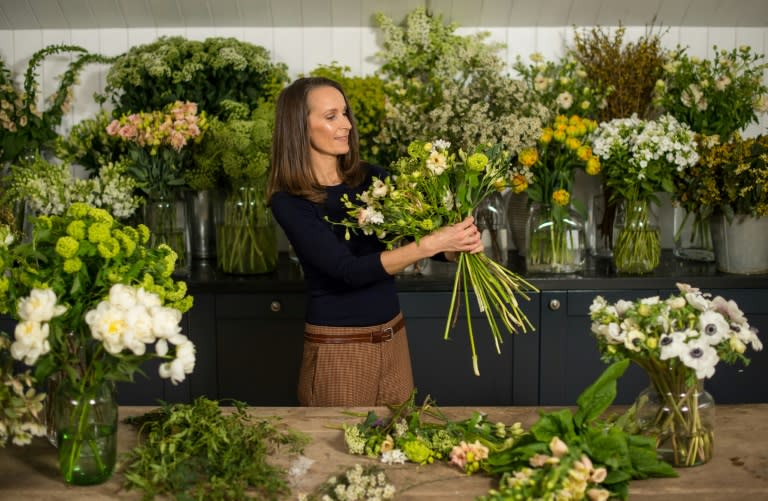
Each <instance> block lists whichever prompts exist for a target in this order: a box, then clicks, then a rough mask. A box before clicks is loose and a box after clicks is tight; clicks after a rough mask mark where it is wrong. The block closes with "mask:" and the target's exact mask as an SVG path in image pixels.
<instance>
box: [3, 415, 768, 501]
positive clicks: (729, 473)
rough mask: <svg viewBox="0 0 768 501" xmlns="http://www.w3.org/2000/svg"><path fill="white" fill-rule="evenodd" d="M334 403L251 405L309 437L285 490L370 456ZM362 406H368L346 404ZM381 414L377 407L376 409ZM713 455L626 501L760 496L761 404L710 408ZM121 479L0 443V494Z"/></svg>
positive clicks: (466, 486) (114, 490)
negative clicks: (346, 436)
mask: <svg viewBox="0 0 768 501" xmlns="http://www.w3.org/2000/svg"><path fill="white" fill-rule="evenodd" d="M149 409H150V408H148V407H122V408H121V409H120V417H121V419H122V418H125V417H126V416H130V415H138V414H142V413H144V412H146V411H147V410H149ZM341 410H342V409H338V408H294V407H291V408H287V407H283V408H274V407H272V408H267V407H254V408H252V409H251V412H252V413H253V414H254V415H256V416H261V417H267V416H279V417H280V418H281V419H282V421H283V422H284V423H285V424H286V425H288V426H290V427H292V428H295V429H298V430H301V431H303V432H306V433H308V434H310V435H311V437H312V442H311V444H310V445H309V446H308V447H307V448H306V449H305V451H304V455H305V456H306V457H308V458H309V459H311V460H313V461H314V462H313V463H312V465H311V467H310V468H309V470H308V471H307V473H306V474H304V475H302V476H300V477H295V478H292V479H291V483H292V486H293V494H294V495H293V496H292V497H291V498H290V499H296V495H297V494H298V493H301V492H308V491H311V490H312V489H313V488H314V487H315V486H317V485H319V484H320V483H322V482H323V481H325V480H326V479H327V478H328V477H329V476H331V475H335V474H338V473H339V472H340V471H342V470H343V469H345V468H346V467H351V466H353V465H354V464H356V463H361V464H367V463H371V462H374V461H375V460H373V459H369V458H366V457H363V456H352V455H349V454H347V453H346V448H345V446H344V440H343V437H342V434H341V432H340V431H338V430H336V429H332V428H329V425H338V424H341V423H343V422H347V423H354V422H357V421H358V418H354V417H349V416H346V415H344V414H342V413H341ZM352 410H354V411H359V412H366V411H368V409H352ZM376 410H377V411H378V412H380V413H383V412H384V411H383V410H382V409H376ZM443 410H444V411H445V412H446V414H448V415H449V416H450V417H451V418H452V419H463V418H466V417H469V416H470V415H471V413H472V412H473V411H474V410H481V411H483V412H486V413H487V414H488V417H489V419H490V420H491V421H503V422H505V423H507V424H512V423H514V422H516V421H520V422H521V423H523V425H524V426H526V427H527V426H529V425H530V424H532V423H533V422H535V421H536V419H537V417H538V410H537V409H536V408H533V407H487V408H470V407H446V408H443ZM715 430H716V431H715V456H714V458H713V459H712V460H711V461H710V462H709V463H707V464H705V465H703V466H698V467H694V468H686V469H680V470H678V472H679V473H680V477H679V478H672V479H650V480H642V481H635V482H632V483H631V485H630V499H631V500H633V501H634V500H675V501H677V500H691V501H694V500H695V501H713V500H714V501H717V500H723V501H726V500H727V501H731V500H738V499H749V500H750V501H756V500H768V404H753V405H739V406H718V407H717V415H716V428H715ZM118 433H119V452H123V451H126V450H128V449H129V448H130V447H132V446H134V445H135V444H136V435H135V430H134V428H133V427H131V426H128V425H125V424H122V423H121V424H120V428H119V431H118ZM386 470H387V474H388V476H389V479H390V481H391V482H392V483H393V484H394V485H395V486H396V487H397V490H398V495H397V496H396V499H398V500H434V501H438V500H440V501H454V500H455V501H458V500H462V501H463V500H471V499H474V498H475V497H476V496H479V495H482V494H485V493H487V492H488V490H489V489H490V488H491V487H492V486H493V485H494V480H493V479H491V478H490V477H486V476H481V475H474V476H471V477H467V476H466V475H465V474H463V473H462V472H461V471H459V470H458V469H456V468H453V467H449V466H447V465H445V464H433V465H426V466H417V465H414V464H405V465H394V466H389V467H386ZM121 482H122V478H121V476H120V475H115V476H113V478H112V479H110V480H109V481H108V482H106V483H104V484H102V485H98V486H91V487H70V486H66V485H65V484H64V483H63V480H62V479H61V476H60V474H59V472H58V466H57V460H56V451H55V449H54V448H53V447H52V446H51V445H50V444H48V442H47V441H45V440H44V439H39V440H36V441H35V442H34V443H33V444H32V445H30V446H28V447H24V448H21V447H15V446H10V445H9V446H7V447H6V448H5V449H0V500H2V501H38V500H39V501H50V500H78V501H79V500H86V501H91V500H94V501H95V500H115V499H117V500H138V499H140V498H141V496H140V493H139V492H138V491H133V492H125V491H121V490H120V485H121Z"/></svg>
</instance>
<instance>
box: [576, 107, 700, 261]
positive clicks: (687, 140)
mask: <svg viewBox="0 0 768 501" xmlns="http://www.w3.org/2000/svg"><path fill="white" fill-rule="evenodd" d="M591 140H592V148H593V150H594V153H595V155H597V156H598V157H600V160H601V161H602V164H603V178H604V182H605V183H606V185H607V186H608V187H609V188H610V190H611V192H612V193H613V195H614V197H618V198H619V199H620V200H621V201H622V202H623V203H624V207H623V209H624V214H623V216H624V217H623V220H621V219H619V221H617V227H618V234H617V237H616V238H617V240H616V243H615V245H614V252H613V256H614V262H615V264H616V268H617V269H618V270H619V271H622V272H627V273H648V272H650V271H652V270H654V269H655V268H656V267H657V266H658V265H659V259H660V257H661V241H660V236H659V226H658V222H657V221H655V220H654V217H655V215H654V214H653V213H652V211H651V208H650V204H651V202H654V201H656V192H660V191H666V192H668V193H672V192H673V191H674V184H673V177H674V176H676V175H678V173H680V172H683V171H685V170H686V169H687V168H690V167H692V166H693V165H696V162H698V160H699V155H698V153H697V152H696V149H697V145H696V141H695V140H694V133H693V132H692V131H691V130H690V128H689V127H688V125H686V124H684V123H680V122H678V121H677V120H676V119H675V118H674V117H673V116H671V115H662V116H661V117H659V118H658V119H657V120H641V119H639V118H637V116H634V115H633V116H632V117H630V118H617V119H614V120H611V121H610V122H602V123H601V124H600V125H599V126H598V128H597V130H596V131H595V132H594V133H593V136H592V138H591Z"/></svg>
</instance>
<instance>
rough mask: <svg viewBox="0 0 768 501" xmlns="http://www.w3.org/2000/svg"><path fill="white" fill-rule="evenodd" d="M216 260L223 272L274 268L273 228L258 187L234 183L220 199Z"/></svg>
mask: <svg viewBox="0 0 768 501" xmlns="http://www.w3.org/2000/svg"><path fill="white" fill-rule="evenodd" d="M216 245H217V251H216V259H217V262H218V266H219V268H221V270H222V271H224V272H225V273H234V274H243V275H245V274H259V273H269V272H271V271H274V270H275V268H276V267H277V256H278V248H277V247H278V245H277V227H276V226H275V222H274V220H273V219H272V212H271V211H270V210H269V208H268V207H267V205H266V199H265V196H264V192H263V190H262V189H259V188H258V187H256V186H249V185H243V186H238V187H237V188H235V189H234V190H232V192H231V193H230V194H229V195H228V196H227V197H226V198H225V199H224V203H223V211H222V221H221V223H220V224H218V225H217V228H216Z"/></svg>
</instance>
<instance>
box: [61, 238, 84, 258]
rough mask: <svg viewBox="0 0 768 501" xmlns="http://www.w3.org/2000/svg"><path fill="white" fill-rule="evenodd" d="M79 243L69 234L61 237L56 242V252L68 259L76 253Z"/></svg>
mask: <svg viewBox="0 0 768 501" xmlns="http://www.w3.org/2000/svg"><path fill="white" fill-rule="evenodd" d="M79 248H80V243H79V242H78V241H77V240H75V239H74V238H72V237H70V236H69V235H67V236H64V237H61V238H60V239H59V240H58V241H57V242H56V253H57V254H58V255H60V256H61V257H63V258H64V259H69V258H71V257H73V256H74V255H75V254H77V251H78V249H79Z"/></svg>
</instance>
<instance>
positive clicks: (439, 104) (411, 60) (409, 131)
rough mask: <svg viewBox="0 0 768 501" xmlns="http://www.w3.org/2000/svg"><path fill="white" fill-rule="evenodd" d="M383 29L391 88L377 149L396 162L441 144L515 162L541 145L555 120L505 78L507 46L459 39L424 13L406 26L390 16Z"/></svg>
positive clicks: (417, 12)
mask: <svg viewBox="0 0 768 501" xmlns="http://www.w3.org/2000/svg"><path fill="white" fill-rule="evenodd" d="M376 21H377V23H378V24H379V26H380V28H381V30H382V32H383V38H384V39H383V50H382V51H380V52H379V53H378V54H377V56H378V59H379V60H380V61H381V63H382V66H381V70H380V71H379V72H378V75H379V76H380V77H381V78H382V79H383V80H384V81H386V82H387V86H386V95H387V108H386V112H387V115H386V117H387V118H386V121H385V122H384V123H383V125H382V131H381V134H380V135H379V137H378V142H379V145H380V147H381V148H382V149H384V150H385V151H386V152H387V154H388V155H391V157H390V159H392V160H394V159H395V158H397V157H399V156H403V155H404V154H405V153H406V149H407V146H408V144H409V143H410V142H411V141H413V140H430V139H431V138H435V137H439V138H442V139H445V140H447V141H450V142H451V144H452V145H453V146H454V147H457V148H463V149H465V150H468V149H470V148H471V147H474V146H476V145H479V144H488V143H500V144H503V145H504V146H505V148H507V149H508V150H509V151H510V153H512V154H515V153H516V152H517V151H518V150H519V149H520V148H523V147H526V146H533V145H534V144H535V142H536V137H537V136H538V131H539V128H540V127H541V123H542V119H547V118H548V115H549V113H548V112H547V110H546V109H545V108H544V107H543V106H541V105H540V104H538V103H536V102H530V100H527V89H526V85H525V83H524V82H522V81H521V80H516V79H512V78H511V77H509V76H508V75H507V74H506V62H505V61H504V60H503V59H502V58H501V57H499V56H498V54H497V53H498V52H499V50H500V49H502V48H503V45H501V44H496V43H488V42H486V39H487V38H488V35H489V33H487V32H482V33H476V34H473V35H467V36H460V35H457V34H455V31H456V28H457V25H456V24H444V23H443V20H442V17H441V16H437V15H435V16H433V15H430V14H428V13H427V12H426V10H425V9H424V8H421V7H420V8H416V9H414V10H413V11H412V12H411V13H410V14H408V16H407V17H406V19H405V22H404V23H403V24H402V25H401V26H398V25H396V24H395V23H394V22H393V21H392V20H391V19H389V18H387V17H386V16H384V15H383V14H378V15H377V16H376Z"/></svg>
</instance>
